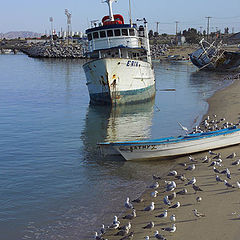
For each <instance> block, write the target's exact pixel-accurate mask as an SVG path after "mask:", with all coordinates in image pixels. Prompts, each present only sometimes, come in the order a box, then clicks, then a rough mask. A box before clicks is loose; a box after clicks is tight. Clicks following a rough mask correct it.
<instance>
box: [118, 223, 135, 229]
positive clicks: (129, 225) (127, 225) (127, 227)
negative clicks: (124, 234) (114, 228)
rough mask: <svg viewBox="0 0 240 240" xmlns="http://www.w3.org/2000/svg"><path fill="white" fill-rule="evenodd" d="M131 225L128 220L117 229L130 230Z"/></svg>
mask: <svg viewBox="0 0 240 240" xmlns="http://www.w3.org/2000/svg"><path fill="white" fill-rule="evenodd" d="M131 227H132V225H131V223H130V222H128V223H127V224H126V225H124V226H122V227H119V228H118V229H119V230H126V229H128V230H130V229H131Z"/></svg>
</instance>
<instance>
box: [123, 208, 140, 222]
mask: <svg viewBox="0 0 240 240" xmlns="http://www.w3.org/2000/svg"><path fill="white" fill-rule="evenodd" d="M136 216H137V214H136V210H135V209H133V210H132V214H128V215H126V216H124V217H123V219H128V220H132V219H134V218H135V217H136Z"/></svg>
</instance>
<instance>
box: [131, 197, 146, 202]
mask: <svg viewBox="0 0 240 240" xmlns="http://www.w3.org/2000/svg"><path fill="white" fill-rule="evenodd" d="M143 200H144V199H143V198H141V197H139V198H136V199H134V200H132V202H133V203H141V202H143Z"/></svg>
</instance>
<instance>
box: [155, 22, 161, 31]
mask: <svg viewBox="0 0 240 240" xmlns="http://www.w3.org/2000/svg"><path fill="white" fill-rule="evenodd" d="M159 23H160V22H156V24H157V28H156V32H157V33H159V29H158V26H159Z"/></svg>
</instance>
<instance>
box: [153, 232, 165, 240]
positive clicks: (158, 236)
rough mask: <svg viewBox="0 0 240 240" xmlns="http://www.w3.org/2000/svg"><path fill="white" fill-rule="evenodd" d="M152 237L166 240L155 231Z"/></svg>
mask: <svg viewBox="0 0 240 240" xmlns="http://www.w3.org/2000/svg"><path fill="white" fill-rule="evenodd" d="M154 237H155V238H156V239H159V240H166V238H165V237H164V236H163V235H161V234H159V233H158V231H155V234H154Z"/></svg>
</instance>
